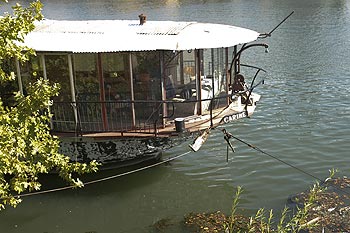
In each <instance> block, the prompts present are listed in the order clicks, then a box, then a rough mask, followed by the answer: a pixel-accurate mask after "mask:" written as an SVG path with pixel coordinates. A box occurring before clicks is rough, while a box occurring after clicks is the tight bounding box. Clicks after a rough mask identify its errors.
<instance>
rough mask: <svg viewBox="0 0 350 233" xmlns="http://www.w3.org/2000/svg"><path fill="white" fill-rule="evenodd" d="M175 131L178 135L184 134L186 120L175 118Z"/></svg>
mask: <svg viewBox="0 0 350 233" xmlns="http://www.w3.org/2000/svg"><path fill="white" fill-rule="evenodd" d="M175 130H176V132H178V133H182V132H184V131H185V130H186V128H185V119H184V118H175Z"/></svg>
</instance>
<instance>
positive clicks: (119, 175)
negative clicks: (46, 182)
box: [14, 151, 191, 198]
mask: <svg viewBox="0 0 350 233" xmlns="http://www.w3.org/2000/svg"><path fill="white" fill-rule="evenodd" d="M189 153H191V151H187V152H185V153H182V154H180V155H177V156H174V157H171V158H168V159H166V160H162V161H160V162H158V163H153V164H151V165H148V166H145V167H141V168H138V169H135V170H131V171H128V172H124V173H121V174H117V175H113V176H108V177H104V178H101V179H97V180H92V181H88V182H85V183H83V185H84V186H86V185H90V184H95V183H99V182H103V181H107V180H111V179H115V178H118V177H121V176H126V175H130V174H133V173H136V172H140V171H143V170H146V169H149V168H152V167H156V166H159V165H162V164H165V163H168V162H171V161H173V160H175V159H179V158H181V157H183V156H185V155H187V154H189ZM74 188H77V186H74V185H69V186H65V187H61V188H55V189H48V190H43V191H37V192H32V193H24V194H18V195H14V197H15V198H21V197H28V196H33V195H39V194H46V193H52V192H58V191H64V190H67V189H74Z"/></svg>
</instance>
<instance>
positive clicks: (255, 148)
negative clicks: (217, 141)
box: [222, 129, 324, 182]
mask: <svg viewBox="0 0 350 233" xmlns="http://www.w3.org/2000/svg"><path fill="white" fill-rule="evenodd" d="M222 131H223V133H224V134H225V135H227V136H228V137H229V138H234V139H236V140H237V141H239V142H241V143H243V144H245V145H247V146H248V147H250V148H252V149H254V150H256V151H259V152H260V153H262V154H265V155H267V156H269V157H271V158H273V159H275V160H277V161H279V162H281V163H283V164H285V165H287V166H289V167H291V168H294V169H295V170H298V171H299V172H301V173H304V174H305V175H308V176H310V177H312V178H314V179H316V180H318V181H320V182H324V181H323V180H321V179H320V178H318V177H317V176H314V175H312V174H311V173H309V172H307V171H304V170H303V169H301V168H298V167H297V166H295V165H293V164H291V163H288V162H286V161H284V160H282V159H279V158H277V157H276V156H274V155H272V154H270V153H267V152H265V151H263V150H262V149H260V148H259V147H257V146H254V145H252V144H250V143H248V142H246V141H243V140H242V139H240V138H238V137H236V136H233V135H232V134H230V133H229V132H227V131H226V130H225V129H222Z"/></svg>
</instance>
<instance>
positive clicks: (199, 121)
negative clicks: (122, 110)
mask: <svg viewBox="0 0 350 233" xmlns="http://www.w3.org/2000/svg"><path fill="white" fill-rule="evenodd" d="M255 108H256V105H255V104H253V105H250V106H247V111H246V110H245V107H244V106H243V105H240V106H234V105H232V104H231V105H229V106H227V107H225V108H221V109H216V110H213V112H212V116H213V119H212V121H211V120H210V114H209V113H208V114H206V115H202V116H198V115H193V116H189V117H185V118H183V119H184V125H185V132H187V133H195V132H198V131H202V130H205V129H207V128H209V127H211V126H212V127H217V126H219V125H221V124H226V123H230V122H232V121H235V120H238V119H240V118H244V117H249V116H251V115H252V114H253V112H254V110H255ZM180 133H182V132H177V131H176V128H175V120H171V121H169V122H167V123H166V125H165V126H164V127H163V128H158V129H157V133H156V134H155V133H149V132H142V131H137V132H135V131H130V132H103V133H91V134H84V135H82V136H83V137H87V138H95V139H98V138H100V139H102V138H119V137H141V138H142V137H155V136H157V137H169V136H176V135H179V134H180Z"/></svg>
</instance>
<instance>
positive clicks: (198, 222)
mask: <svg viewBox="0 0 350 233" xmlns="http://www.w3.org/2000/svg"><path fill="white" fill-rule="evenodd" d="M324 191H325V189H324V188H323V187H321V186H320V185H318V184H315V185H314V186H313V187H312V188H310V190H309V192H308V193H307V194H306V193H305V194H304V195H303V200H300V201H301V202H299V203H302V205H301V206H299V207H297V208H296V209H295V210H294V212H292V213H291V210H290V209H288V208H287V207H285V208H284V210H283V211H282V213H281V217H280V218H279V221H278V222H277V223H274V222H273V221H274V215H273V211H272V210H270V211H268V212H266V211H265V209H263V208H261V209H259V210H258V211H257V212H256V214H255V215H254V216H251V217H247V216H243V215H240V214H237V207H238V204H239V199H240V195H241V194H242V192H243V190H242V188H241V187H238V188H237V191H236V194H235V196H234V198H233V203H232V207H231V213H230V215H229V216H227V217H226V216H225V215H224V214H222V213H221V212H220V211H218V212H215V213H200V214H196V213H191V214H189V215H187V216H185V224H186V226H188V227H190V228H191V229H192V230H193V231H194V232H201V233H205V232H225V233H236V232H242V233H243V232H244V233H247V232H249V233H257V232H258V233H277V232H278V233H287V232H288V233H297V232H308V231H310V230H312V229H313V228H314V227H315V226H317V221H318V218H314V217H313V216H311V217H312V219H311V220H310V218H309V217H310V216H309V213H310V212H311V210H312V209H314V208H315V206H316V204H317V202H318V200H319V197H320V195H321V194H322V193H323V192H324Z"/></svg>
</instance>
